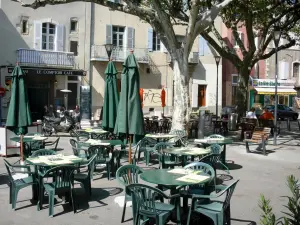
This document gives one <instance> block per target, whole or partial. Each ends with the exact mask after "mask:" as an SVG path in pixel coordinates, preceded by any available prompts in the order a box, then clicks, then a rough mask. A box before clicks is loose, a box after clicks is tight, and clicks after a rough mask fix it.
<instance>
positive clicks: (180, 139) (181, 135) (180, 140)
mask: <svg viewBox="0 0 300 225" xmlns="http://www.w3.org/2000/svg"><path fill="white" fill-rule="evenodd" d="M170 134H175V135H177V137H174V138H171V139H170V140H169V141H168V143H170V144H173V145H174V146H175V147H181V146H182V145H183V146H186V145H187V144H188V141H187V134H186V131H185V130H172V131H170Z"/></svg>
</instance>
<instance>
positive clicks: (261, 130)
mask: <svg viewBox="0 0 300 225" xmlns="http://www.w3.org/2000/svg"><path fill="white" fill-rule="evenodd" d="M270 132H271V128H269V127H256V128H255V129H254V131H253V133H252V137H251V139H245V140H244V142H245V143H246V151H247V153H250V152H251V151H250V149H249V143H255V144H259V145H261V147H262V149H263V153H264V155H266V142H267V140H268V138H269V136H270ZM245 137H247V132H245Z"/></svg>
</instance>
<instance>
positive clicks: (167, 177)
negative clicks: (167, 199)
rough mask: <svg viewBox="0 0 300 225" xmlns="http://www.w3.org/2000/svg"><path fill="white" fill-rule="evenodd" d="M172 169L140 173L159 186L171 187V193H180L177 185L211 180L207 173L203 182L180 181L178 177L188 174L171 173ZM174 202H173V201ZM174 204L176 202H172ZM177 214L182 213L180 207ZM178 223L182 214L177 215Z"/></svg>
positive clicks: (144, 178) (145, 179) (147, 180)
mask: <svg viewBox="0 0 300 225" xmlns="http://www.w3.org/2000/svg"><path fill="white" fill-rule="evenodd" d="M170 171H171V170H170V169H158V170H146V171H145V172H143V173H142V174H141V175H140V178H141V179H142V180H144V181H146V182H149V183H152V184H157V185H159V186H167V187H168V188H170V194H171V195H174V194H178V193H179V191H180V190H179V189H177V188H176V187H178V186H187V185H193V184H202V183H206V182H207V181H209V179H210V176H208V175H207V174H201V175H204V176H207V178H206V179H204V180H203V181H201V182H197V183H195V181H190V182H189V181H179V180H177V179H178V178H181V177H183V176H186V175H185V174H177V173H170ZM171 203H172V202H171ZM172 204H174V202H173V203H172ZM177 215H180V210H179V207H178V208H177ZM177 220H178V224H180V216H179V218H178V217H177Z"/></svg>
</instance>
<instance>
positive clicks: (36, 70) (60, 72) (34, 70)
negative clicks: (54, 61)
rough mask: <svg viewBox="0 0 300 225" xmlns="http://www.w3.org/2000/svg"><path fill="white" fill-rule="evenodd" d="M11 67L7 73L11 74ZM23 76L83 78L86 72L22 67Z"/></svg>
mask: <svg viewBox="0 0 300 225" xmlns="http://www.w3.org/2000/svg"><path fill="white" fill-rule="evenodd" d="M13 70H14V68H13V67H8V68H7V72H8V73H12V71H13ZM22 70H23V72H24V73H25V74H29V75H50V76H55V75H62V76H85V75H86V72H85V71H84V70H67V69H49V68H38V67H35V68H28V67H22Z"/></svg>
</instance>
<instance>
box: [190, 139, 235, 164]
mask: <svg viewBox="0 0 300 225" xmlns="http://www.w3.org/2000/svg"><path fill="white" fill-rule="evenodd" d="M194 142H195V144H201V145H203V147H204V148H207V147H208V146H210V145H213V144H218V145H221V146H224V148H223V151H222V152H221V161H222V163H223V164H224V165H226V145H227V144H232V143H233V140H232V139H231V138H222V139H217V138H211V139H208V138H205V139H195V140H194Z"/></svg>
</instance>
